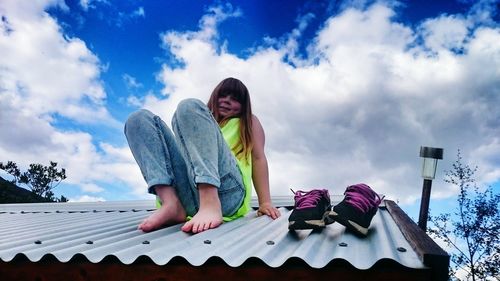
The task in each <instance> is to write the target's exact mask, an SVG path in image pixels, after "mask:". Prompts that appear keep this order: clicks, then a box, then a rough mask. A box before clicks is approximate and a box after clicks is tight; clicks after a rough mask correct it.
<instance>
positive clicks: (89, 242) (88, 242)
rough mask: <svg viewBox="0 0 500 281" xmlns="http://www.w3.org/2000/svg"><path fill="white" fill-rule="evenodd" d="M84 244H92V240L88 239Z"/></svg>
mask: <svg viewBox="0 0 500 281" xmlns="http://www.w3.org/2000/svg"><path fill="white" fill-rule="evenodd" d="M85 244H89V245H92V244H94V242H93V241H90V240H89V241H87V242H85Z"/></svg>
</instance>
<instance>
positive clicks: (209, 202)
mask: <svg viewBox="0 0 500 281" xmlns="http://www.w3.org/2000/svg"><path fill="white" fill-rule="evenodd" d="M198 191H199V192H200V210H199V211H198V213H196V215H194V217H193V218H192V219H191V220H190V221H188V222H186V223H185V224H184V225H183V226H182V228H181V229H182V231H184V232H192V233H199V232H202V231H205V230H208V229H211V228H216V227H218V226H219V225H221V224H222V209H221V205H220V200H219V195H218V194H217V188H215V187H213V186H210V185H205V184H200V185H199V186H198Z"/></svg>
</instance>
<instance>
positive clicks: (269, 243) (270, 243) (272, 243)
mask: <svg viewBox="0 0 500 281" xmlns="http://www.w3.org/2000/svg"><path fill="white" fill-rule="evenodd" d="M266 244H267V245H274V241H272V240H269V241H267V242H266Z"/></svg>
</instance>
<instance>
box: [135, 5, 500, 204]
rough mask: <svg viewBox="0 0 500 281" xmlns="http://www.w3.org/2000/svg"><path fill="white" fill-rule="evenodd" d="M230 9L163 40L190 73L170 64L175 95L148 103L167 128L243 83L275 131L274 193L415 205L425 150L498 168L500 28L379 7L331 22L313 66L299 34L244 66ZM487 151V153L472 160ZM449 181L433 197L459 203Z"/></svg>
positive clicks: (168, 80) (270, 148)
mask: <svg viewBox="0 0 500 281" xmlns="http://www.w3.org/2000/svg"><path fill="white" fill-rule="evenodd" d="M226 8H227V7H226ZM219 11H220V13H219V14H217V13H212V12H209V13H208V14H207V15H205V16H204V18H203V19H202V21H201V24H200V29H199V30H197V31H186V32H179V31H169V32H166V33H165V34H164V36H163V44H164V46H165V48H166V49H167V50H169V51H170V52H171V54H172V55H173V56H174V57H175V58H176V59H177V60H178V61H180V62H182V66H181V67H171V66H169V65H166V64H164V65H163V68H162V71H161V73H160V74H159V75H158V79H159V80H160V81H161V82H162V83H163V84H164V85H165V88H164V94H165V95H167V97H166V98H165V99H158V98H157V97H154V96H152V95H150V96H147V97H146V98H145V101H144V106H145V107H147V108H149V109H151V110H153V111H154V112H156V113H157V114H159V115H160V116H162V117H163V118H164V119H165V120H166V122H167V124H168V123H169V121H170V118H171V116H172V114H173V112H174V110H175V107H176V105H177V104H178V102H179V101H180V100H182V99H184V98H187V97H196V98H200V99H202V100H204V101H206V100H208V97H209V95H210V93H211V91H212V89H213V87H215V85H216V84H217V83H218V82H219V81H220V80H222V79H223V78H225V77H228V76H234V77H237V78H240V79H241V80H242V81H243V82H244V83H245V84H246V85H247V87H248V88H249V90H250V93H251V96H252V102H253V108H254V112H255V113H256V115H258V116H259V118H260V119H261V121H262V123H263V125H264V127H265V129H266V135H267V138H266V140H267V154H268V160H269V163H270V174H271V185H272V193H273V194H289V193H290V191H289V188H290V187H293V188H295V189H300V188H304V189H309V188H315V187H328V188H329V189H330V190H331V193H333V194H341V193H342V192H343V190H344V188H345V186H346V185H348V184H352V183H356V182H366V183H368V184H370V185H372V186H373V187H374V188H375V189H376V190H377V191H378V192H380V193H384V194H386V195H387V196H388V197H389V198H393V199H399V200H400V201H401V202H402V203H411V202H413V201H414V200H415V199H417V198H419V197H420V192H421V181H422V180H421V178H420V165H421V164H420V161H421V160H420V159H419V157H418V151H419V147H420V145H425V146H437V147H443V148H444V149H445V160H444V161H440V163H439V168H440V169H443V168H448V167H449V164H450V163H451V162H453V161H454V155H455V154H456V150H457V149H458V148H461V149H462V151H467V152H470V157H471V161H474V162H476V163H491V161H489V162H484V161H485V160H484V159H485V158H487V157H489V156H488V155H489V153H490V152H492V151H491V150H490V149H491V147H493V148H495V149H496V146H498V139H497V136H498V135H500V131H499V128H500V126H498V125H499V124H498V122H499V120H500V119H499V115H498V114H499V112H500V108H499V104H500V102H499V100H498V99H499V98H498V96H499V95H498V94H499V93H498V89H499V87H498V85H499V83H500V82H499V81H500V71H499V68H498V65H500V59H499V54H500V32H499V29H498V28H493V27H487V26H484V27H481V28H477V27H474V26H469V25H468V24H467V21H468V19H467V18H460V17H458V16H448V17H445V16H442V17H439V18H437V19H434V20H428V21H425V22H424V23H423V24H422V26H420V27H417V28H412V27H410V26H406V25H404V24H402V23H398V22H395V21H394V18H395V15H396V14H395V11H394V10H393V9H392V8H391V7H389V6H386V5H384V4H374V5H371V6H369V7H368V8H367V9H365V10H358V9H346V10H344V11H343V12H342V13H340V14H338V15H336V16H334V17H331V18H330V19H328V20H327V21H326V22H325V24H324V26H323V27H322V28H321V29H320V30H318V32H317V37H316V39H315V40H314V42H313V43H311V44H310V45H309V46H308V48H307V49H308V56H307V57H306V58H305V59H301V58H300V57H298V56H297V57H293V52H291V51H290V50H292V51H293V50H294V48H293V46H294V45H293V43H294V42H293V40H298V39H297V38H298V37H299V35H300V34H298V33H291V34H290V36H289V39H288V40H289V41H287V42H286V44H277V45H275V46H270V47H269V46H268V47H264V46H263V47H260V48H256V51H255V52H254V53H253V54H251V55H250V56H248V57H247V58H240V57H237V56H236V55H234V54H231V53H229V52H227V51H226V50H225V49H224V48H222V46H221V44H220V43H218V41H220V40H216V39H217V38H218V36H219V34H218V31H217V25H218V24H219V23H220V21H222V20H224V19H225V18H226V17H227V16H225V15H232V14H233V11H232V10H231V9H223V8H219ZM221 13H222V14H221ZM208 23H209V24H208ZM299 31H300V28H298V29H297V32H299ZM294 34H295V37H294ZM419 38H422V39H423V44H418V40H419ZM290 40H292V41H290ZM268 42H271V43H273V42H279V40H277V41H276V40H274V41H273V40H268ZM290 46H292V48H290ZM429 48H430V49H431V50H429ZM455 49H461V50H462V52H461V53H457V52H455ZM436 51H439V52H437V53H436ZM285 56H288V59H285ZM290 56H291V59H290ZM287 60H288V61H300V62H301V64H295V66H291V65H290V64H288V63H287V62H286V61H287ZM207 67H209V69H208V71H207ZM479 136H480V137H479ZM478 147H481V148H483V149H484V150H485V151H486V152H484V153H482V154H481V153H476V154H473V153H472V151H473V150H475V149H477V148H478ZM495 151H496V150H495ZM495 161H496V160H495ZM484 168H485V169H486V171H485V172H484V174H483V175H484V176H482V177H481V179H480V180H484V181H495V180H498V178H499V177H498V171H499V166H498V163H492V164H488V165H485V167H484ZM440 179H442V174H438V178H437V180H436V182H435V187H434V190H433V192H434V193H433V196H435V197H437V198H440V197H449V196H451V195H453V194H454V193H455V192H456V190H454V189H453V187H449V186H446V185H445V184H444V183H442V181H441V180H440Z"/></svg>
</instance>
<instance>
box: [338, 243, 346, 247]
mask: <svg viewBox="0 0 500 281" xmlns="http://www.w3.org/2000/svg"><path fill="white" fill-rule="evenodd" d="M339 246H340V247H347V243H346V242H340V243H339Z"/></svg>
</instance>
